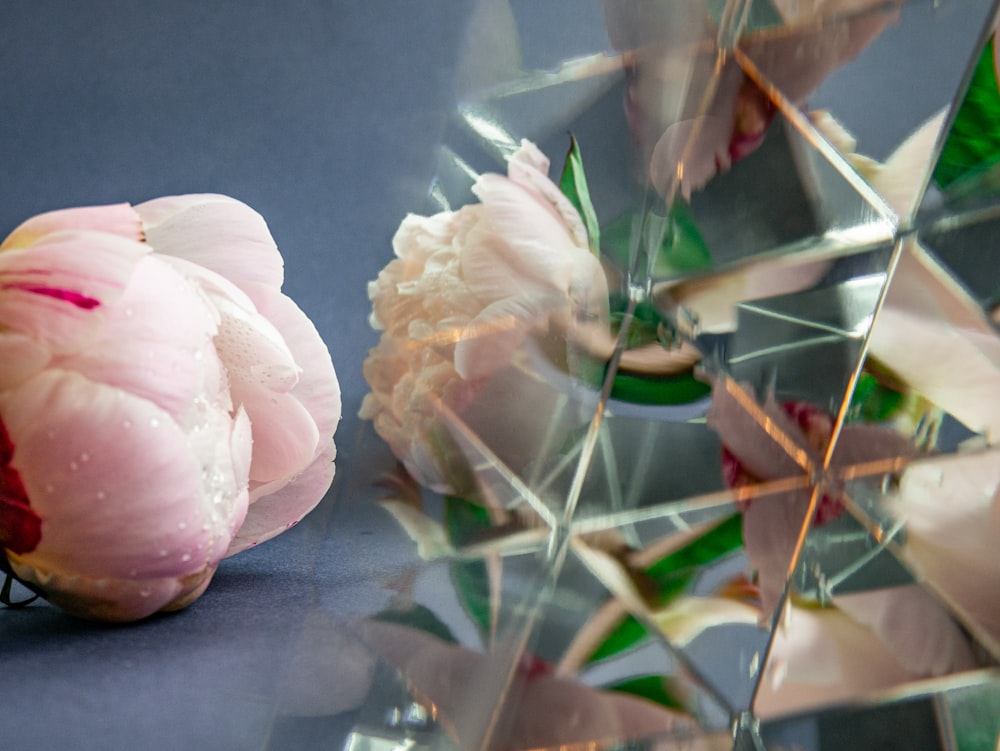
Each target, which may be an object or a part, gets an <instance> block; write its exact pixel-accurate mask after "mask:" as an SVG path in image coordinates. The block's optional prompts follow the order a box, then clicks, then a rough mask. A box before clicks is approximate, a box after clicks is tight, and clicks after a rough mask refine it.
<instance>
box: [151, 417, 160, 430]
mask: <svg viewBox="0 0 1000 751" xmlns="http://www.w3.org/2000/svg"><path fill="white" fill-rule="evenodd" d="M149 427H151V428H158V427H160V418H159V417H150V418H149Z"/></svg>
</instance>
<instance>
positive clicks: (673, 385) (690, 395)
mask: <svg viewBox="0 0 1000 751" xmlns="http://www.w3.org/2000/svg"><path fill="white" fill-rule="evenodd" d="M711 390H712V387H711V386H709V385H708V384H706V383H705V382H704V381H700V380H698V379H697V378H695V376H694V374H693V373H690V372H688V373H681V374H679V375H671V376H645V375H630V374H624V373H619V374H618V375H616V376H615V382H614V384H613V385H612V387H611V398H612V399H618V400H620V401H623V402H631V403H633V404H650V405H660V406H664V405H671V404H690V403H691V402H693V401H697V400H698V399H701V398H702V397H704V396H707V395H708V394H709V392H711Z"/></svg>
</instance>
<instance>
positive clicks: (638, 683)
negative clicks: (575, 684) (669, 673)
mask: <svg viewBox="0 0 1000 751" xmlns="http://www.w3.org/2000/svg"><path fill="white" fill-rule="evenodd" d="M607 688H608V690H609V691H618V692H619V693H623V694H631V695H632V696H639V697H642V698H643V699H648V700H649V701H651V702H655V703H656V704H659V705H660V706H663V707H668V708H669V709H679V710H685V709H686V708H685V706H684V704H683V703H682V702H681V701H679V700H678V699H677V698H675V697H674V696H673V695H672V694H671V693H670V691H669V690H668V688H667V680H666V676H660V675H644V676H641V677H639V678H633V679H631V680H628V681H622V682H621V683H616V684H615V685H614V686H608V687H607Z"/></svg>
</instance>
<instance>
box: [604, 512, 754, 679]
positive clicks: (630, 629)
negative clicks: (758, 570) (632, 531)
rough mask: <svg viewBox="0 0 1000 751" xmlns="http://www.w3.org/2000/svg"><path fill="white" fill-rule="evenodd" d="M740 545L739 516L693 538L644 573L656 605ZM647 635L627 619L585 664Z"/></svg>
mask: <svg viewBox="0 0 1000 751" xmlns="http://www.w3.org/2000/svg"><path fill="white" fill-rule="evenodd" d="M742 545H743V517H742V515H741V514H733V515H732V516H730V517H728V518H726V519H725V520H723V521H722V522H720V523H719V524H717V525H716V526H714V527H712V528H711V529H709V530H708V531H707V532H705V534H703V535H701V536H700V537H697V538H696V539H694V540H692V541H691V542H689V543H687V544H686V545H684V546H682V547H680V548H678V549H677V550H675V551H674V552H672V553H670V554H669V555H667V556H665V557H663V558H661V559H660V560H658V561H657V562H656V563H654V564H652V565H651V566H649V567H648V568H647V569H646V570H645V572H644V573H645V575H646V576H647V577H648V580H649V581H651V582H652V583H653V585H654V586H655V591H656V595H657V599H658V600H659V602H658V603H656V604H657V606H659V607H662V606H664V605H666V604H667V603H668V602H670V601H671V600H673V599H674V598H676V597H677V596H678V595H680V594H682V593H683V592H684V590H685V589H687V586H688V585H689V584H690V582H691V580H692V579H694V577H695V575H696V574H697V572H698V567H699V566H705V565H707V564H709V563H712V562H714V561H717V560H718V559H720V558H722V557H724V556H726V555H729V554H730V553H732V552H734V551H736V550H738V549H739V548H740V547H742ZM648 634H649V632H648V630H647V629H646V627H645V626H644V625H643V624H642V623H640V622H639V621H638V620H636V619H635V618H634V617H632V616H627V617H626V618H624V619H623V620H622V622H621V623H620V624H619V625H618V626H617V627H616V628H615V630H614V631H612V633H611V635H610V636H608V638H607V639H605V640H604V642H602V643H601V645H600V646H599V647H598V648H597V649H596V650H594V652H593V654H591V655H590V657H589V658H588V662H596V661H598V660H603V659H605V658H607V657H612V656H614V655H616V654H618V653H619V652H623V651H625V650H626V649H629V648H630V647H633V646H635V645H636V644H639V643H640V642H642V641H644V640H645V639H646V638H647V636H648Z"/></svg>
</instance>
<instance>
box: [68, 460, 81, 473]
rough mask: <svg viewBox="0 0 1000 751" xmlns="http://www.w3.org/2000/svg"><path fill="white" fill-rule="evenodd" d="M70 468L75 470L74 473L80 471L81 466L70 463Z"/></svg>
mask: <svg viewBox="0 0 1000 751" xmlns="http://www.w3.org/2000/svg"><path fill="white" fill-rule="evenodd" d="M69 468H70V469H71V470H73V471H74V472H76V471H77V470H78V469H80V465H79V464H77V463H76V462H70V463H69Z"/></svg>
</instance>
